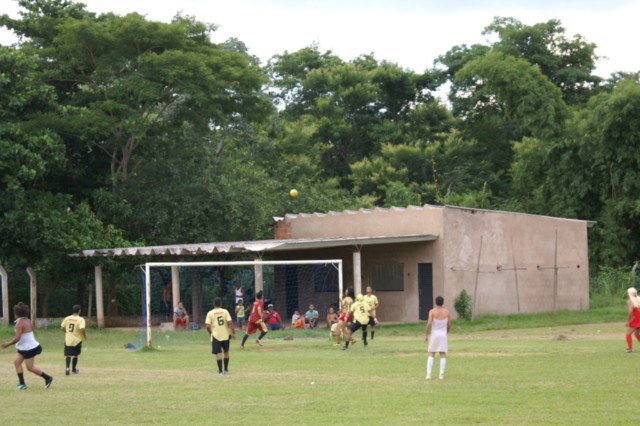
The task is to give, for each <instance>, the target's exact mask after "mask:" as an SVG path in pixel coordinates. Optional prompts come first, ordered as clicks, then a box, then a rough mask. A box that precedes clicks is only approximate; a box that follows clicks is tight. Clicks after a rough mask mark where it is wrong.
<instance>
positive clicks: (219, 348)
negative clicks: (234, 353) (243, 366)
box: [211, 337, 229, 355]
mask: <svg viewBox="0 0 640 426" xmlns="http://www.w3.org/2000/svg"><path fill="white" fill-rule="evenodd" d="M220 352H225V353H228V352H229V339H227V340H222V341H220V340H218V339H216V338H215V337H214V338H213V339H211V353H212V354H214V355H218V354H219V353H220Z"/></svg>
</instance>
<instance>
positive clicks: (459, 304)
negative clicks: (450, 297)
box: [453, 290, 473, 321]
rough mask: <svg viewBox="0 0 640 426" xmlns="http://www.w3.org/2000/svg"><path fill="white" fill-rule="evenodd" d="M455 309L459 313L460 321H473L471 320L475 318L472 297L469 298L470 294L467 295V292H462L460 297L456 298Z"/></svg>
mask: <svg viewBox="0 0 640 426" xmlns="http://www.w3.org/2000/svg"><path fill="white" fill-rule="evenodd" d="M453 307H454V308H455V310H456V312H457V313H458V317H459V318H460V319H465V320H467V321H471V318H472V316H473V310H472V306H471V296H469V293H467V291H466V290H462V291H461V292H460V294H459V295H458V297H456V300H455V302H454V304H453Z"/></svg>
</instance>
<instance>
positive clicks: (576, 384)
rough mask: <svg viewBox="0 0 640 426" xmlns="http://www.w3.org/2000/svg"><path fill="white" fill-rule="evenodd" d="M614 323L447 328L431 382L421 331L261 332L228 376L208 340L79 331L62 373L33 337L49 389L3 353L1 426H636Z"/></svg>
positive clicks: (568, 320) (552, 319) (234, 359)
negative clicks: (141, 341) (445, 353)
mask: <svg viewBox="0 0 640 426" xmlns="http://www.w3.org/2000/svg"><path fill="white" fill-rule="evenodd" d="M614 319H615V320H616V321H617V322H611V321H612V320H614ZM624 319H625V310H624V309H623V308H620V309H618V308H616V309H613V308H607V309H600V310H594V311H589V312H582V313H574V312H560V313H556V314H537V315H518V316H509V317H483V318H478V319H476V320H474V321H473V322H471V323H467V322H454V327H453V330H452V334H451V336H450V343H449V347H450V353H449V357H448V364H447V373H446V377H445V380H443V381H439V380H432V381H429V382H427V381H425V379H424V375H425V364H426V345H425V343H424V341H423V339H422V333H423V329H424V323H419V324H406V325H397V326H395V325H393V326H392V325H382V326H381V327H379V328H378V331H377V332H376V338H375V340H374V341H373V342H371V344H370V345H369V347H368V348H366V349H365V348H363V346H362V343H357V344H356V345H355V346H354V347H352V348H350V349H349V350H348V351H342V350H340V349H339V348H337V347H334V346H333V345H332V343H331V342H330V341H329V340H328V337H327V333H326V331H325V330H322V331H320V330H317V331H316V330H314V331H302V332H300V331H299V330H294V331H289V330H286V331H283V332H274V333H270V334H269V335H268V336H267V339H266V343H265V346H264V347H263V348H260V347H258V346H257V345H256V344H255V343H254V342H253V339H250V340H249V341H248V343H247V349H245V350H243V351H242V350H240V349H239V347H238V346H239V341H233V342H232V349H231V364H230V370H231V372H232V374H231V375H229V376H224V377H219V376H218V375H217V374H216V372H215V361H214V357H213V355H211V354H210V346H209V343H208V339H207V335H206V332H204V331H190V332H186V333H184V332H182V333H181V332H178V333H155V334H154V342H155V345H156V348H157V349H155V350H152V351H135V352H132V351H128V350H125V349H124V348H123V345H124V344H125V343H127V342H131V341H135V340H137V339H138V337H139V333H137V332H136V331H110V330H104V331H97V330H89V332H88V334H89V341H88V342H86V343H85V344H84V348H83V354H82V356H81V358H80V370H81V372H80V374H79V375H77V376H69V377H66V376H64V357H63V355H62V347H63V339H62V333H60V332H59V331H58V330H56V329H54V328H51V329H42V330H37V331H36V337H37V338H38V340H39V341H40V342H41V343H42V346H43V348H44V352H43V353H42V355H40V356H38V357H37V358H36V365H38V366H40V367H41V368H43V369H44V370H45V371H46V372H48V373H49V374H52V375H53V376H54V382H53V385H52V387H51V389H48V390H45V389H43V387H42V386H43V380H42V379H41V378H38V377H35V376H34V375H33V374H31V373H28V372H27V373H25V379H26V381H27V384H28V385H29V389H28V390H26V391H23V392H16V391H15V390H14V388H15V384H16V382H17V379H16V376H15V371H14V368H13V364H12V361H13V357H14V349H13V348H9V349H7V350H5V351H0V424H25V425H29V424H33V425H41V424H48V425H58V424H60V425H62V424H69V423H75V424H92V425H121V424H130V425H133V424H224V425H246V424H258V423H270V424H277V425H304V424H314V425H316V424H317V425H329V424H331V425H361V424H363V425H364V424H366V425H383V424H384V425H396V424H407V425H423V424H437V423H440V424H585V425H596V424H623V423H632V422H635V421H636V417H637V413H636V412H637V408H636V404H637V397H636V396H635V395H634V394H633V393H632V390H633V389H634V385H635V382H636V380H635V378H634V377H635V373H633V371H635V370H636V368H637V365H638V362H639V360H640V359H639V358H638V357H640V344H638V342H634V343H635V344H636V348H637V352H636V353H633V354H626V353H624V348H625V342H624V326H623V324H622V322H623V321H624ZM11 336H12V329H11V328H10V327H0V340H2V341H5V340H7V339H9V338H10V337H11ZM167 336H168V337H167ZM285 336H293V337H294V339H293V340H284V337H285ZM158 346H159V348H158ZM437 364H438V362H437V360H436V366H435V367H434V368H435V370H436V371H437Z"/></svg>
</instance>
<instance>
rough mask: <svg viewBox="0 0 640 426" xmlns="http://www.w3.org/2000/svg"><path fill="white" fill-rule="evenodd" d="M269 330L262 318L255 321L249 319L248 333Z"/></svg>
mask: <svg viewBox="0 0 640 426" xmlns="http://www.w3.org/2000/svg"><path fill="white" fill-rule="evenodd" d="M258 330H260V331H267V330H268V328H267V326H266V324H265V323H264V321H262V320H260V321H257V322H253V321H249V322H248V323H247V334H253V333H255V332H256V331H258Z"/></svg>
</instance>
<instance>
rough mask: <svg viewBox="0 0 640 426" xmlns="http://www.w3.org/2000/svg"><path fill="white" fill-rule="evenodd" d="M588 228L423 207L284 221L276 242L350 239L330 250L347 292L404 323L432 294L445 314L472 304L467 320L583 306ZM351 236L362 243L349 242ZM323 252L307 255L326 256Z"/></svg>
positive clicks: (423, 313) (420, 312) (418, 314)
mask: <svg viewBox="0 0 640 426" xmlns="http://www.w3.org/2000/svg"><path fill="white" fill-rule="evenodd" d="M589 226H590V222H587V221H583V220H571V219H562V218H555V217H548V216H536V215H530V214H520V213H509V212H500V211H488V210H479V209H469V208H459V207H449V206H446V207H440V206H430V205H425V206H422V207H411V206H410V207H407V208H389V209H381V208H376V209H373V210H365V209H362V210H358V211H345V212H340V213H328V214H298V215H287V216H286V217H285V218H283V219H282V220H280V221H279V222H278V224H277V227H276V238H290V239H293V240H296V239H327V238H344V239H347V240H351V243H352V244H353V245H351V246H350V247H343V248H342V249H338V248H331V249H330V250H329V251H330V252H332V254H333V256H334V257H335V256H336V254H339V256H338V257H341V258H342V259H344V261H345V265H347V266H346V267H345V270H346V271H347V272H345V282H346V283H347V284H346V285H349V284H352V285H354V287H355V288H356V292H359V291H360V290H359V289H360V288H361V286H366V285H371V286H372V288H373V289H374V290H375V291H376V292H377V295H378V298H379V299H380V309H379V310H378V316H379V317H380V318H383V319H384V320H387V321H401V322H410V321H417V320H420V319H426V317H427V315H428V311H429V309H431V307H432V306H433V298H434V297H435V296H437V295H442V296H443V297H444V298H445V306H446V307H447V308H449V309H450V310H451V311H452V312H454V310H453V303H454V300H455V299H456V297H458V296H459V294H460V293H461V291H462V290H466V292H467V293H468V294H469V295H470V296H471V297H472V305H473V313H474V315H483V314H511V313H519V312H546V311H555V310H582V309H588V307H589V260H588V241H587V229H588V227H589ZM357 238H363V239H366V240H365V242H363V243H362V244H358V243H357V240H356V241H354V239H357ZM324 250H327V249H323V250H320V251H318V252H317V253H307V254H306V255H309V256H311V257H314V256H322V255H323V254H329V253H327V252H324ZM347 251H351V253H352V255H351V256H349V253H347ZM354 269H359V270H360V273H359V274H358V273H353V272H354V271H353V270H354ZM348 272H352V273H351V274H350V273H348ZM358 275H359V276H360V278H359V277H358ZM349 277H353V278H352V280H351V282H349V281H348V279H349ZM359 280H360V282H358V281H359Z"/></svg>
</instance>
